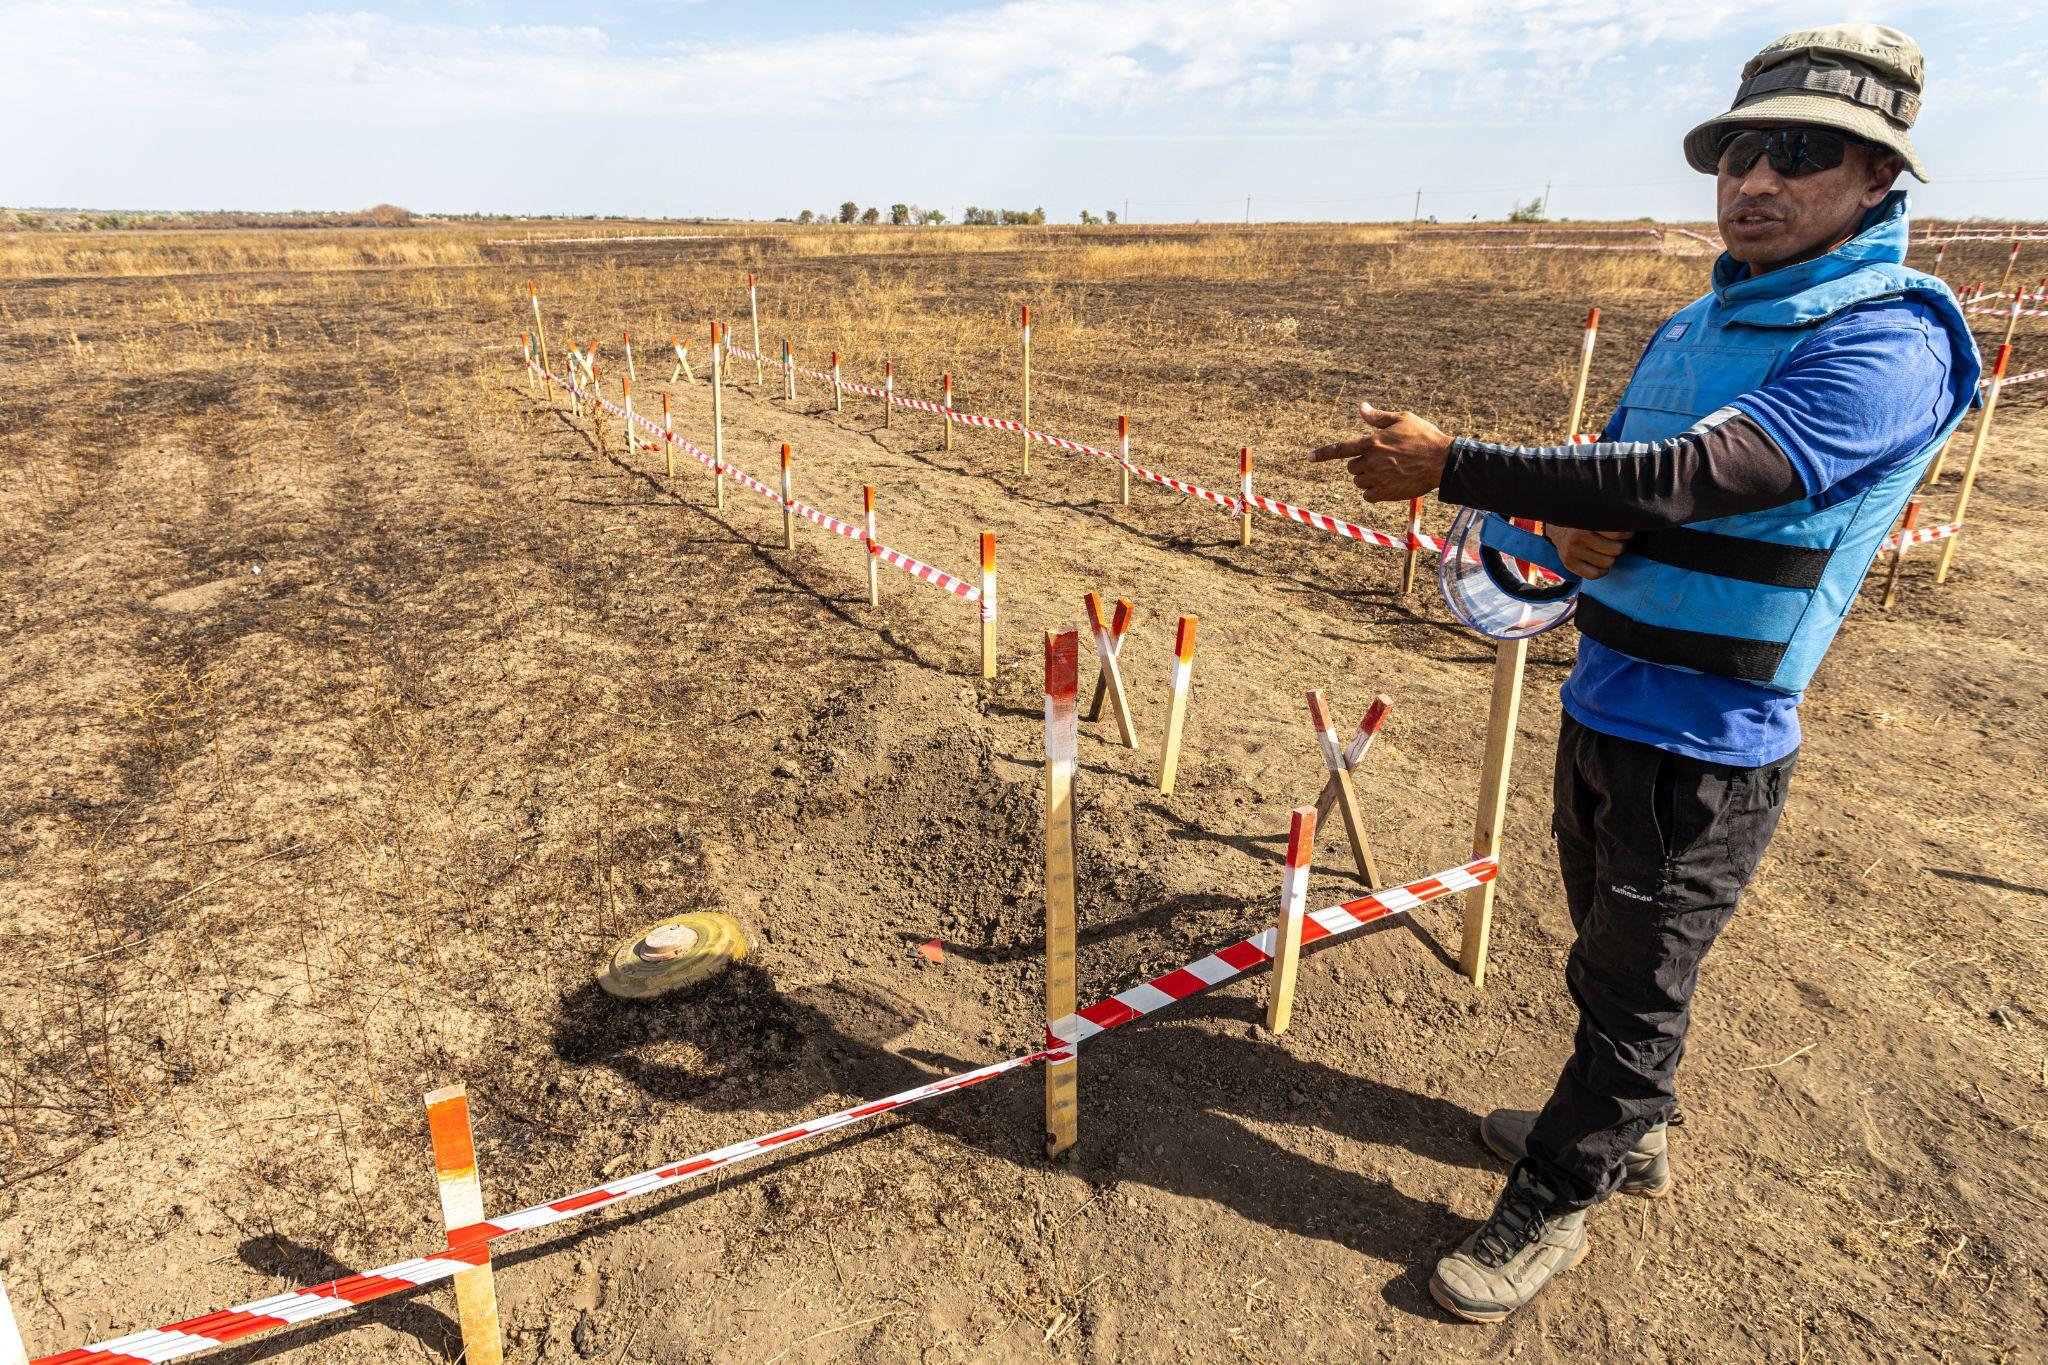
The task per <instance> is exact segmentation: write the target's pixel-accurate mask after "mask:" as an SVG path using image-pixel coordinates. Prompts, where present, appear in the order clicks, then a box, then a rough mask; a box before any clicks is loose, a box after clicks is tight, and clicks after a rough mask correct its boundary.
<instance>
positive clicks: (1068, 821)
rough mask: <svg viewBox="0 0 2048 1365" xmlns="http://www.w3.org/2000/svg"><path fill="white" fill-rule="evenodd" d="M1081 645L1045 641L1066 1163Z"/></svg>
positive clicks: (1049, 948) (1058, 1109) (1051, 944)
mask: <svg viewBox="0 0 2048 1365" xmlns="http://www.w3.org/2000/svg"><path fill="white" fill-rule="evenodd" d="M1079 654H1080V637H1079V636H1078V635H1077V634H1076V633H1075V632H1074V631H1071V630H1063V631H1060V632H1059V633H1058V634H1054V633H1053V632H1052V631H1047V632H1046V633H1045V1031H1046V1033H1047V1034H1048V1035H1049V1037H1048V1042H1049V1043H1054V1044H1063V1045H1064V1046H1065V1052H1064V1054H1063V1055H1060V1056H1057V1057H1054V1058H1051V1059H1049V1060H1048V1061H1047V1062H1046V1065H1045V1154H1046V1155H1047V1156H1058V1155H1059V1154H1060V1153H1062V1152H1064V1151H1066V1150H1067V1149H1068V1148H1069V1147H1072V1146H1073V1145H1074V1141H1075V1139H1076V1138H1077V1137H1078V1136H1079V1135H1080V1134H1079V1116H1078V1112H1077V1106H1076V1102H1075V1101H1076V1093H1077V1091H1078V1090H1079V1080H1080V1077H1079V1066H1078V1063H1077V1056H1078V1054H1077V1051H1076V1041H1075V1035H1076V1033H1077V1032H1078V1030H1079V1026H1080V1020H1079V1019H1078V1018H1077V1017H1076V1015H1075V1013H1074V1010H1075V998H1074V899H1075V891H1076V889H1077V886H1076V883H1075V880H1074V769H1075V768H1076V767H1078V766H1079V762H1080V757H1081V749H1080V736H1079V725H1078V717H1077V716H1076V714H1075V705H1074V703H1075V699H1076V693H1077V691H1078V688H1077V687H1076V686H1075V682H1076V675H1077V674H1078V672H1079V668H1078V662H1079Z"/></svg>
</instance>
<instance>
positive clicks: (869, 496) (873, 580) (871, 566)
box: [860, 484, 882, 607]
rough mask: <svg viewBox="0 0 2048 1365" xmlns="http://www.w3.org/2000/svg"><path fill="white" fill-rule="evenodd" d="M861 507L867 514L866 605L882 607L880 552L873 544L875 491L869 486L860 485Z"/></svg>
mask: <svg viewBox="0 0 2048 1365" xmlns="http://www.w3.org/2000/svg"><path fill="white" fill-rule="evenodd" d="M860 500H861V506H862V507H863V508H865V509H866V511H867V514H868V605H869V606H871V607H879V606H881V605H882V578H881V571H882V551H881V548H880V547H879V546H877V545H876V544H875V490H874V486H873V485H871V484H862V485H861V489H860Z"/></svg>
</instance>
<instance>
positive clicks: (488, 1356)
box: [426, 1085, 505, 1365]
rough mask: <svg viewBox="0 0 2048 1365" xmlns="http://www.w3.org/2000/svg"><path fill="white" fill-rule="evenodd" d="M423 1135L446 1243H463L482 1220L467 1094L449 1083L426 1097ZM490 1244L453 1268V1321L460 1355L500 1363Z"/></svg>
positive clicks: (480, 1364)
mask: <svg viewBox="0 0 2048 1365" xmlns="http://www.w3.org/2000/svg"><path fill="white" fill-rule="evenodd" d="M426 1104H427V1135H428V1137H429V1138H430V1139H431V1140H432V1141H433V1144H434V1177H435V1181H436V1183H438V1184H439V1186H440V1189H441V1221H442V1222H443V1223H444V1224H445V1225H446V1226H447V1229H448V1243H449V1245H450V1246H456V1245H459V1244H462V1243H463V1241H464V1239H462V1238H461V1237H460V1234H461V1232H462V1231H463V1230H464V1229H465V1228H473V1227H475V1226H476V1225H477V1224H478V1223H481V1222H483V1221H484V1187H483V1181H482V1180H481V1179H480V1178H479V1177H478V1175H477V1170H476V1145H475V1143H474V1142H472V1141H471V1139H470V1130H469V1093H468V1091H467V1090H465V1089H464V1088H463V1087H462V1086H459V1085H451V1086H448V1087H447V1088H446V1089H443V1090H436V1091H434V1092H432V1093H431V1094H429V1095H428V1096H427V1097H426ZM488 1249H489V1244H488V1243H486V1244H485V1252H486V1259H485V1261H484V1263H483V1264H482V1265H478V1266H472V1267H470V1268H469V1269H467V1270H458V1271H457V1272H455V1310H456V1320H457V1322H458V1323H460V1324H461V1327H462V1358H463V1359H464V1360H465V1361H473V1362H475V1365H501V1362H502V1361H503V1360H504V1358H505V1343H504V1339H503V1336H502V1335H501V1333H500V1332H499V1330H498V1291H497V1287H496V1285H494V1284H493V1283H492V1280H491V1263H490V1261H489V1259H488Z"/></svg>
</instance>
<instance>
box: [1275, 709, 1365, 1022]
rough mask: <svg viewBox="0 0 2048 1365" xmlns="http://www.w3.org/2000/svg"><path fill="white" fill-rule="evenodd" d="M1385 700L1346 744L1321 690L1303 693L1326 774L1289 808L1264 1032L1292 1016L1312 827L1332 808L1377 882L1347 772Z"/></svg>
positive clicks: (1358, 759) (1361, 753)
mask: <svg viewBox="0 0 2048 1365" xmlns="http://www.w3.org/2000/svg"><path fill="white" fill-rule="evenodd" d="M1388 706H1389V703H1388V701H1387V699H1386V698H1385V697H1374V698H1373V699H1372V705H1371V706H1369V707H1367V708H1366V712H1365V719H1363V720H1361V721H1359V722H1358V731H1357V733H1356V734H1354V735H1352V736H1351V740H1350V743H1348V744H1343V745H1340V744H1339V743H1338V742H1337V727H1336V726H1335V725H1333V724H1332V723H1331V722H1330V711H1329V707H1328V706H1327V705H1325V704H1324V701H1323V694H1322V693H1321V692H1311V693H1309V694H1308V714H1309V719H1310V721H1311V722H1312V723H1313V724H1314V725H1315V728H1316V741H1317V743H1318V744H1320V745H1321V747H1322V751H1323V762H1324V764H1325V765H1326V766H1327V767H1328V768H1329V773H1330V775H1329V777H1328V778H1326V779H1325V780H1324V782H1323V791H1322V794H1321V795H1320V796H1318V797H1317V798H1316V803H1315V805H1313V806H1301V807H1298V808H1296V809H1295V811H1294V812H1293V816H1292V818H1291V819H1290V821H1289V824H1288V830H1287V870H1286V872H1285V874H1284V875H1283V876H1282V878H1281V883H1280V885H1281V893H1280V922H1279V923H1278V924H1277V925H1276V926H1275V927H1274V930H1273V976H1272V985H1271V986H1270V987H1268V990H1267V995H1266V1031H1267V1032H1269V1033H1276V1034H1277V1033H1284V1032H1286V1030H1287V1025H1288V1023H1289V1022H1290V1021H1291V1020H1292V1018H1293V1015H1294V982H1295V977H1296V975H1297V974H1298V971H1299V968H1300V966H1301V920H1302V916H1303V915H1304V914H1305V913H1306V912H1307V909H1308V878H1309V869H1310V867H1311V865H1312V864H1313V863H1314V861H1315V841H1316V826H1317V825H1319V824H1321V823H1322V822H1323V821H1324V820H1326V819H1327V818H1328V817H1329V813H1330V808H1331V807H1332V806H1335V807H1336V808H1337V809H1338V810H1339V811H1341V812H1342V813H1343V816H1344V833H1345V834H1346V836H1348V837H1349V839H1350V841H1351V856H1352V858H1353V859H1354V860H1355V861H1356V862H1357V864H1358V871H1359V875H1360V876H1362V877H1364V878H1365V880H1366V884H1367V885H1368V886H1372V887H1377V886H1379V884H1380V876H1379V871H1378V869H1377V868H1376V867H1374V865H1373V859H1372V845H1371V844H1369V843H1368V842H1366V837H1365V820H1364V817H1363V816H1362V815H1361V814H1360V812H1359V809H1358V793H1357V792H1356V791H1354V790H1353V789H1352V786H1351V774H1352V773H1353V772H1355V771H1356V770H1357V769H1358V766H1359V765H1360V764H1361V763H1363V762H1364V761H1365V755H1366V752H1367V751H1368V750H1370V749H1371V748H1372V741H1373V736H1375V735H1377V734H1378V733H1379V730H1380V726H1381V725H1383V724H1384V723H1385V722H1386V719H1387V709H1388Z"/></svg>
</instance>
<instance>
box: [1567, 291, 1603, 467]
mask: <svg viewBox="0 0 2048 1365" xmlns="http://www.w3.org/2000/svg"><path fill="white" fill-rule="evenodd" d="M1599 339H1600V310H1599V309H1598V308H1588V309H1587V310H1586V339H1585V340H1584V341H1583V342H1581V343H1580V344H1579V382H1578V386H1577V387H1576V388H1574V389H1573V390H1572V419H1571V421H1570V422H1569V423H1568V424H1567V425H1566V427H1565V433H1564V438H1565V440H1566V441H1567V442H1569V441H1570V440H1571V438H1572V437H1574V436H1576V435H1578V434H1579V423H1580V422H1582V421H1584V420H1585V416H1586V381H1587V379H1589V378H1591V376H1592V374H1593V343H1594V342H1596V341H1598V340H1599Z"/></svg>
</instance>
